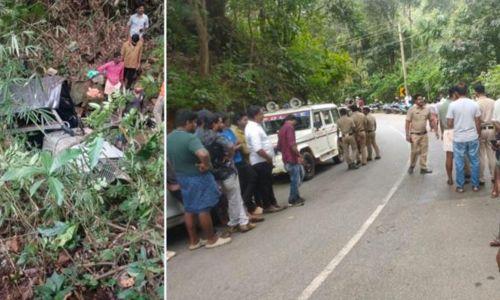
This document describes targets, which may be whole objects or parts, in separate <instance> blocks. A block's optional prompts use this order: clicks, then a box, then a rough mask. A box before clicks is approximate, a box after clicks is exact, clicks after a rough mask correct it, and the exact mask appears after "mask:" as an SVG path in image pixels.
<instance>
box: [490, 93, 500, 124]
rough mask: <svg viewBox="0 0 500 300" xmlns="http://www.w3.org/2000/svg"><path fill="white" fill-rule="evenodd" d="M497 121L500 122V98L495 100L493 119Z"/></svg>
mask: <svg viewBox="0 0 500 300" xmlns="http://www.w3.org/2000/svg"><path fill="white" fill-rule="evenodd" d="M491 120H492V121H495V122H500V98H498V99H497V101H495V108H494V109H493V118H492V119H491Z"/></svg>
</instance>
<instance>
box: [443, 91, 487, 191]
mask: <svg viewBox="0 0 500 300" xmlns="http://www.w3.org/2000/svg"><path fill="white" fill-rule="evenodd" d="M455 92H456V94H457V95H458V99H457V100H455V101H454V102H452V103H450V106H449V108H448V113H447V114H446V119H447V123H448V128H450V129H451V128H453V160H454V162H455V170H456V177H457V178H456V179H457V180H456V185H457V188H456V190H457V192H458V193H463V192H464V184H465V176H464V159H465V156H466V155H467V157H468V158H469V161H470V164H471V171H472V174H471V175H472V176H471V180H472V190H473V191H474V192H477V191H479V136H480V134H481V110H480V109H479V105H478V104H477V103H476V102H474V101H473V100H471V99H469V98H467V85H465V84H464V83H459V84H458V85H457V86H455Z"/></svg>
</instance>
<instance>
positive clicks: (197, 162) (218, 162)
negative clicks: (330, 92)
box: [167, 105, 380, 250]
mask: <svg viewBox="0 0 500 300" xmlns="http://www.w3.org/2000/svg"><path fill="white" fill-rule="evenodd" d="M350 109H351V110H352V116H350V115H349V113H348V111H347V110H346V109H341V115H342V117H341V118H340V119H339V121H338V125H339V129H340V131H341V134H342V142H343V148H344V149H348V150H347V151H344V155H345V157H346V161H347V163H348V169H356V168H359V167H360V166H363V165H366V164H367V161H369V160H372V158H373V156H372V155H373V152H375V157H374V158H375V159H380V151H379V148H378V146H377V144H376V141H375V130H376V127H377V124H376V120H375V118H374V117H373V115H372V114H371V113H370V109H369V108H367V107H364V108H363V113H362V112H361V110H360V109H359V108H358V106H357V105H353V106H351V107H350ZM263 120H264V111H263V109H262V108H261V107H259V106H250V107H249V108H248V109H247V112H246V113H237V114H234V115H233V116H232V117H231V118H230V117H229V116H228V115H227V114H223V113H213V112H210V111H208V110H201V111H198V112H193V111H190V110H179V111H177V113H176V115H175V126H176V129H175V130H173V131H172V132H171V133H170V134H169V135H168V136H167V149H168V151H167V157H168V159H167V168H168V169H167V174H168V175H167V188H168V189H169V190H170V191H171V192H172V194H173V195H174V197H176V198H177V199H178V200H180V201H182V202H183V204H184V210H185V215H184V219H185V225H186V228H187V232H188V236H189V249H190V250H194V249H198V248H201V247H202V246H205V247H206V248H213V247H217V246H222V245H224V244H227V243H229V242H230V241H231V237H230V234H232V233H235V232H247V231H250V230H252V229H254V228H255V227H256V223H257V222H262V221H264V217H263V214H267V213H276V212H279V211H281V210H283V209H286V208H287V207H295V206H302V205H304V203H305V201H306V200H305V199H304V198H303V197H302V196H301V195H300V191H299V187H300V185H301V184H302V182H303V180H304V176H305V170H304V166H303V165H304V161H303V159H302V156H301V153H300V152H299V149H298V147H297V140H296V137H295V127H296V126H297V124H298V119H297V117H296V116H295V115H293V114H289V115H287V116H286V117H285V118H284V119H283V123H282V126H281V128H280V130H279V131H278V134H277V135H278V142H277V145H276V149H275V146H274V145H273V144H272V143H271V141H270V139H269V136H268V135H267V134H266V132H265V130H264V128H263V126H262V122H263ZM349 149H350V150H352V153H351V151H349ZM358 149H359V151H358ZM278 151H279V153H281V159H282V160H283V165H284V167H285V170H286V171H287V173H288V175H289V176H290V192H289V196H288V205H287V206H281V205H279V204H278V202H277V200H276V196H275V193H274V189H273V167H274V159H275V154H276V153H277V152H278ZM351 155H352V156H351ZM213 211H216V212H217V217H218V219H219V220H220V222H221V223H222V224H224V225H227V227H226V228H227V230H226V232H227V233H228V234H223V235H221V236H217V235H215V231H214V226H213V223H212V212H213ZM226 212H227V217H226V214H225V213H226ZM197 225H199V226H200V227H201V229H202V231H203V235H204V238H200V237H199V236H198V231H197V229H198V228H197Z"/></svg>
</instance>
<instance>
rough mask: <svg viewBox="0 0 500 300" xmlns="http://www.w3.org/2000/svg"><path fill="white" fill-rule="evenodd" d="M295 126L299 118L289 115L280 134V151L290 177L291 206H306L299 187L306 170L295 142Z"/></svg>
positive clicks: (289, 198)
mask: <svg viewBox="0 0 500 300" xmlns="http://www.w3.org/2000/svg"><path fill="white" fill-rule="evenodd" d="M295 125H297V118H296V117H295V116H294V115H288V116H286V118H285V121H284V123H283V126H282V127H281V129H280V131H279V132H278V150H279V151H280V152H281V157H282V159H283V163H284V164H285V169H286V170H287V172H288V174H289V175H290V196H289V197H288V203H289V204H290V206H300V205H304V201H305V200H304V199H303V198H302V197H300V194H299V186H300V184H301V183H302V180H303V179H304V168H303V167H302V164H303V161H302V157H301V156H300V153H299V150H298V149H297V141H296V140H295Z"/></svg>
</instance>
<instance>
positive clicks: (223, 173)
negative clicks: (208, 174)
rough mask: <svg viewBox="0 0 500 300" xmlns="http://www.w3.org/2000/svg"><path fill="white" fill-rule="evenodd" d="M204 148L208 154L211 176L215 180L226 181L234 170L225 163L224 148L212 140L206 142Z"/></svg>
mask: <svg viewBox="0 0 500 300" xmlns="http://www.w3.org/2000/svg"><path fill="white" fill-rule="evenodd" d="M205 148H206V149H207V151H208V153H210V159H211V162H212V166H213V169H212V174H213V175H214V177H215V179H217V180H226V179H227V178H229V176H231V175H232V174H233V173H234V170H233V169H232V168H231V167H230V166H229V165H228V163H227V162H226V161H225V159H224V157H225V155H226V154H225V151H224V146H223V145H222V144H220V143H219V142H218V141H217V139H212V140H210V141H207V143H206V144H205Z"/></svg>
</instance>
